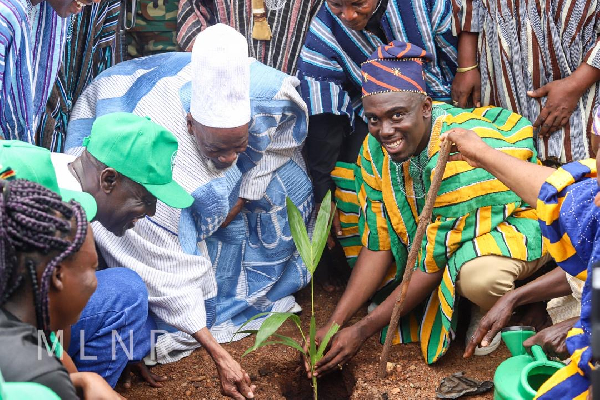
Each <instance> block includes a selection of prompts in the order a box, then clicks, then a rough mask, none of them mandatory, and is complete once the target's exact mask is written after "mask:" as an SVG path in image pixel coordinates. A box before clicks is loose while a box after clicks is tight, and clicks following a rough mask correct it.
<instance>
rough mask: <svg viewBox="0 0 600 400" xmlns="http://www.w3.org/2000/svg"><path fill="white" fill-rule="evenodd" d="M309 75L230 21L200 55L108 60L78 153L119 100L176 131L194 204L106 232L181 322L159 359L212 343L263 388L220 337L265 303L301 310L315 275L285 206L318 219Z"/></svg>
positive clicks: (112, 256)
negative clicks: (309, 166)
mask: <svg viewBox="0 0 600 400" xmlns="http://www.w3.org/2000/svg"><path fill="white" fill-rule="evenodd" d="M298 85H299V81H298V79H296V78H295V77H291V76H289V75H286V74H284V73H282V72H279V71H277V70H275V69H273V68H270V67H267V66H265V65H263V64H261V63H259V62H257V61H256V60H254V59H252V58H249V57H248V47H247V44H246V40H245V39H244V37H243V36H241V34H239V33H238V32H236V31H235V30H234V29H233V28H230V27H228V26H226V25H223V24H218V25H215V26H212V27H209V28H207V29H206V30H205V31H203V32H202V33H200V34H199V35H198V37H197V39H196V42H195V45H194V49H193V51H192V53H191V54H190V53H166V54H160V55H156V56H151V57H146V58H140V59H136V60H132V61H128V62H124V63H121V64H118V65H116V66H114V67H112V68H110V69H108V70H106V71H104V72H103V73H102V74H100V75H99V76H98V77H97V78H96V80H95V81H94V82H92V84H91V85H90V86H89V87H88V88H87V89H86V90H85V92H84V93H83V94H82V96H81V97H80V99H79V100H78V102H77V104H76V106H75V108H74V110H73V114H72V117H71V121H70V123H69V128H68V133H67V140H66V149H67V152H68V153H70V154H78V153H79V152H80V151H81V147H80V146H81V144H82V141H83V138H85V137H86V136H87V135H88V134H89V132H90V129H91V125H92V123H93V121H94V120H95V118H97V117H99V116H101V115H104V114H107V113H110V112H115V111H124V112H133V113H135V114H138V115H141V116H148V117H150V118H151V119H152V120H153V121H154V122H156V123H158V124H160V125H163V126H164V127H165V128H167V129H168V130H169V131H171V132H173V133H174V134H175V136H176V137H177V139H178V141H179V150H178V153H177V155H176V156H175V157H174V160H173V165H174V167H173V177H174V179H176V180H177V181H178V182H179V183H180V184H181V185H182V186H183V187H184V188H185V189H186V191H188V192H189V193H191V195H192V196H193V197H194V199H195V202H194V204H193V205H192V206H191V207H189V208H187V209H184V210H181V211H180V210H176V209H173V208H169V207H167V206H166V205H165V204H162V203H160V202H158V204H157V207H156V214H155V215H154V216H153V217H146V218H144V219H143V220H140V221H139V222H137V224H136V225H135V228H133V229H130V230H129V231H127V232H126V233H125V234H124V235H123V236H122V237H120V238H118V237H116V236H114V235H112V234H111V233H109V232H108V231H107V230H106V229H104V228H103V227H101V226H94V235H95V237H96V241H97V243H98V245H99V248H100V251H101V253H102V255H103V256H104V258H105V259H106V262H107V264H108V266H110V267H114V266H124V267H127V268H131V269H133V270H134V271H136V272H137V273H138V274H139V275H140V276H141V277H142V279H143V280H144V281H145V283H146V285H147V287H148V294H149V296H148V297H149V305H150V311H151V312H152V313H154V314H155V315H156V317H157V320H158V322H159V323H158V325H159V327H163V328H164V329H166V330H169V331H170V332H169V333H167V334H163V335H161V336H160V337H159V338H158V341H157V349H156V350H157V351H156V358H157V360H158V361H159V362H161V363H166V362H172V361H176V360H178V359H180V358H181V357H184V356H185V355H187V354H189V353H190V352H191V351H192V350H193V349H194V348H197V347H200V346H201V345H202V346H204V347H205V348H206V350H207V351H208V353H209V354H210V355H211V356H212V358H213V360H214V361H215V363H216V365H217V371H218V373H219V376H220V378H221V385H222V389H223V392H224V393H225V394H228V395H229V396H232V397H234V398H242V397H239V396H240V395H243V396H245V397H251V396H249V394H251V393H248V392H251V391H252V386H251V384H250V379H249V377H248V375H247V374H246V373H245V372H244V370H243V369H242V368H241V367H240V365H239V364H238V363H237V362H236V361H235V360H234V359H233V358H232V357H231V356H230V355H229V354H228V353H227V351H226V350H225V349H223V348H222V347H221V346H220V345H219V344H218V342H220V343H223V342H227V341H229V340H230V339H231V338H232V337H233V336H234V333H235V332H236V330H237V329H238V328H239V327H240V326H241V325H242V324H243V323H244V322H246V321H247V320H248V319H249V318H251V317H253V316H254V315H256V314H258V313H260V312H264V311H289V310H295V309H297V308H298V306H297V304H296V302H295V301H294V297H293V296H292V294H293V293H295V292H296V291H298V290H299V289H301V288H302V287H304V286H305V285H306V284H307V283H308V282H309V280H310V275H309V274H308V272H307V270H306V267H305V265H304V264H303V263H302V261H301V259H300V257H299V255H298V253H297V251H296V247H295V245H294V242H293V240H292V237H291V232H290V227H289V223H288V220H287V211H286V207H285V198H286V196H289V197H290V198H291V200H292V201H293V202H294V203H295V204H296V205H297V206H298V207H299V209H300V210H301V214H302V216H303V218H304V220H305V222H307V223H308V222H309V219H310V216H311V214H312V209H313V203H314V200H313V195H312V186H311V183H310V180H309V177H308V174H307V172H306V167H305V165H304V161H303V159H302V155H301V150H302V146H303V143H304V139H305V137H306V132H307V119H308V113H307V107H306V105H305V103H304V102H303V100H302V98H301V97H300V94H299V93H298V90H297V86H298ZM262 321H263V319H260V320H255V321H252V322H251V323H250V324H249V325H248V328H249V329H257V327H258V326H260V324H261V323H262ZM238 338H240V336H239V335H238V336H235V337H234V339H238Z"/></svg>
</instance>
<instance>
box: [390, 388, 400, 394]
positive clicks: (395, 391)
mask: <svg viewBox="0 0 600 400" xmlns="http://www.w3.org/2000/svg"><path fill="white" fill-rule="evenodd" d="M398 393H400V388H393V389H392V394H398Z"/></svg>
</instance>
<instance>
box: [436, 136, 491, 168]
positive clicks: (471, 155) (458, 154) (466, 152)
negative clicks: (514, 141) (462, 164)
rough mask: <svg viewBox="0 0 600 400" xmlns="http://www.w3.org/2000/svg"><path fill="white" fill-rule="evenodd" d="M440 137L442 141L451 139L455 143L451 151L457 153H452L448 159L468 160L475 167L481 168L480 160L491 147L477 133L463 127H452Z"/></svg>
mask: <svg viewBox="0 0 600 400" xmlns="http://www.w3.org/2000/svg"><path fill="white" fill-rule="evenodd" d="M440 139H441V140H442V142H443V141H446V140H450V141H451V142H452V143H453V145H452V148H451V149H450V153H455V154H451V155H450V156H449V157H448V161H466V162H467V163H468V164H469V165H470V166H471V167H473V168H481V164H480V163H479V161H478V160H479V159H480V157H482V156H484V154H485V152H486V151H487V150H490V149H491V147H489V146H488V145H487V144H485V142H484V141H483V140H482V139H481V138H480V137H479V135H478V134H477V133H475V132H473V131H471V130H467V129H462V128H454V129H450V130H449V131H447V132H444V133H443V134H442V136H441V137H440Z"/></svg>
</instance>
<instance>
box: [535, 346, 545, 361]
mask: <svg viewBox="0 0 600 400" xmlns="http://www.w3.org/2000/svg"><path fill="white" fill-rule="evenodd" d="M531 354H532V355H533V358H535V361H548V357H546V353H544V350H543V349H542V347H541V346H538V345H535V346H531Z"/></svg>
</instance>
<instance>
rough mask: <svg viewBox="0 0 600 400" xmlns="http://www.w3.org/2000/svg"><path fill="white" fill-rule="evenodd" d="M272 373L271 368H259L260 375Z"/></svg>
mask: <svg viewBox="0 0 600 400" xmlns="http://www.w3.org/2000/svg"><path fill="white" fill-rule="evenodd" d="M270 373H271V370H270V369H269V368H259V369H258V374H259V375H260V376H267V375H269V374H270Z"/></svg>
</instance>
